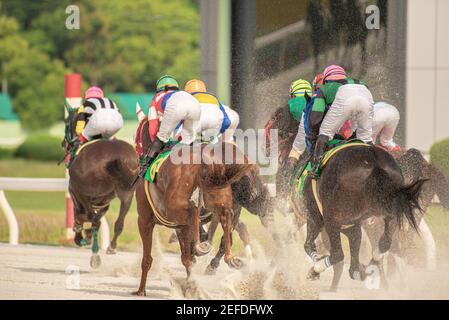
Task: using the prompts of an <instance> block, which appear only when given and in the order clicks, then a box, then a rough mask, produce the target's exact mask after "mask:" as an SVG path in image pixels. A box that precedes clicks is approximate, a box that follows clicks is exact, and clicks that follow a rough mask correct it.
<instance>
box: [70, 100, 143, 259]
mask: <svg viewBox="0 0 449 320" xmlns="http://www.w3.org/2000/svg"><path fill="white" fill-rule="evenodd" d="M68 113H69V116H68V117H67V119H66V134H65V138H64V141H63V147H64V149H65V150H66V152H67V153H69V152H70V150H71V149H72V148H73V142H74V141H75V139H74V138H75V137H76V134H75V123H76V115H77V113H76V109H70V108H68ZM71 156H72V157H73V156H74V154H73V153H72V155H71ZM138 171H139V161H138V157H137V155H136V153H135V151H134V149H133V147H132V146H131V145H130V144H128V143H126V142H124V141H121V140H99V141H97V142H94V143H92V144H89V145H86V146H85V147H83V149H82V150H81V152H80V153H79V155H77V156H76V157H75V158H74V160H72V161H71V163H70V166H69V175H70V179H69V193H70V195H71V197H72V199H73V204H74V215H75V225H74V227H73V230H74V231H75V239H74V240H75V243H76V244H77V245H78V246H82V245H85V244H90V243H91V239H92V236H93V244H92V252H93V255H92V257H91V266H92V267H93V268H96V267H99V266H100V264H101V260H100V256H99V255H98V239H97V233H98V230H99V228H100V219H101V217H102V216H103V215H104V214H105V213H106V212H107V210H108V208H109V204H110V202H111V201H112V199H114V198H116V197H118V198H119V199H120V213H119V216H118V218H117V220H116V222H115V225H114V237H113V239H112V241H111V243H110V245H109V247H108V250H107V252H106V253H108V254H114V253H115V252H116V247H117V238H118V237H119V235H120V234H121V233H122V231H123V224H124V221H125V217H126V214H127V213H128V211H129V207H130V205H131V201H132V197H133V193H134V188H133V187H132V181H133V180H134V177H135V176H136V175H137V174H138ZM84 223H91V227H90V228H88V229H86V230H85V234H86V239H84V237H83V225H84Z"/></svg>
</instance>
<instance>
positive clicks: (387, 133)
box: [373, 102, 401, 151]
mask: <svg viewBox="0 0 449 320" xmlns="http://www.w3.org/2000/svg"><path fill="white" fill-rule="evenodd" d="M399 120H400V115H399V111H398V109H396V108H395V107H394V106H392V105H391V104H388V103H386V102H377V103H376V104H375V105H374V119H373V142H374V143H376V141H377V139H379V144H380V145H381V146H382V147H383V148H385V149H386V150H387V151H399V150H401V148H400V147H399V146H398V145H397V144H396V143H395V142H394V140H393V138H394V133H395V132H396V128H397V126H398V124H399Z"/></svg>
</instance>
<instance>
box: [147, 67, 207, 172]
mask: <svg viewBox="0 0 449 320" xmlns="http://www.w3.org/2000/svg"><path fill="white" fill-rule="evenodd" d="M156 90H157V93H156V95H155V96H154V97H153V100H152V101H151V104H150V110H149V112H148V122H149V132H150V138H151V140H152V142H153V143H152V144H151V148H150V149H149V150H148V153H147V154H146V159H145V161H146V165H148V164H150V163H151V162H152V161H153V160H154V159H156V157H157V155H158V154H159V152H160V151H161V150H162V147H163V146H164V144H165V143H167V142H168V141H169V140H170V137H171V136H172V133H173V132H174V130H175V129H176V128H177V127H178V126H180V125H181V124H182V130H181V137H182V140H181V143H183V144H192V143H193V142H194V141H195V139H196V137H197V135H198V133H199V132H200V123H199V121H200V117H201V107H200V105H199V103H198V101H197V100H196V99H195V98H193V97H192V96H191V95H190V94H189V93H187V92H185V91H179V85H178V82H177V81H176V79H175V78H173V77H172V76H169V75H165V76H162V77H161V78H159V80H157V82H156ZM142 171H143V170H142ZM141 173H142V172H141Z"/></svg>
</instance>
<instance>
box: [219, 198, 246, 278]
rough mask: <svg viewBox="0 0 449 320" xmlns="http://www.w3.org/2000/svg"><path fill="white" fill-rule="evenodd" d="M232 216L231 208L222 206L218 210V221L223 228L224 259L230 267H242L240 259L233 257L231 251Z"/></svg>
mask: <svg viewBox="0 0 449 320" xmlns="http://www.w3.org/2000/svg"><path fill="white" fill-rule="evenodd" d="M232 217H233V211H232V209H231V208H226V207H223V208H221V210H220V223H221V226H222V228H223V237H224V250H225V254H224V261H225V262H226V263H227V264H228V265H229V266H230V267H231V268H235V269H240V268H241V267H242V261H241V260H240V259H239V258H237V257H234V256H233V255H232V252H231V247H232V227H233V225H232Z"/></svg>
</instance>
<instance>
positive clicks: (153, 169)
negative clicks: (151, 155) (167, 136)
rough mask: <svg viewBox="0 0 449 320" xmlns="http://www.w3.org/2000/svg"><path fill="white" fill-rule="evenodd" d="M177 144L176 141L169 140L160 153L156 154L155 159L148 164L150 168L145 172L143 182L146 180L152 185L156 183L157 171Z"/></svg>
mask: <svg viewBox="0 0 449 320" xmlns="http://www.w3.org/2000/svg"><path fill="white" fill-rule="evenodd" d="M178 143H179V141H178V140H169V141H168V142H167V143H166V145H165V146H164V148H163V149H162V152H161V153H159V154H158V156H157V157H156V159H154V161H153V162H152V163H151V164H150V166H149V167H148V169H147V172H145V176H144V178H145V180H148V181H149V182H152V183H154V182H155V181H156V177H157V173H158V172H159V169H160V168H161V166H162V164H163V163H164V162H165V160H167V158H168V157H169V156H170V154H171V152H172V150H173V147H174V146H175V145H177V144H178Z"/></svg>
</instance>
